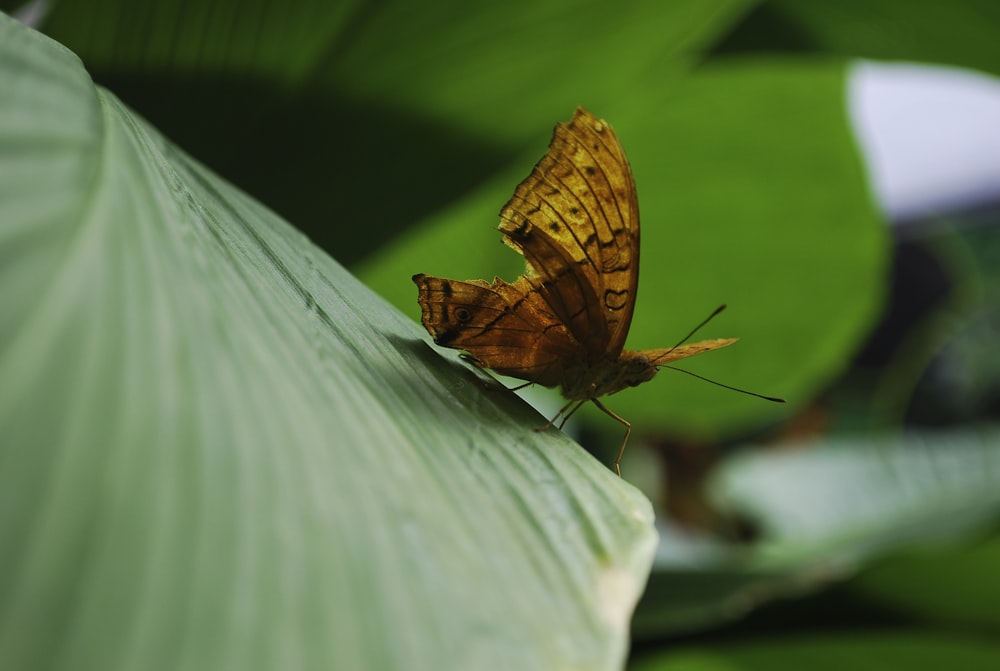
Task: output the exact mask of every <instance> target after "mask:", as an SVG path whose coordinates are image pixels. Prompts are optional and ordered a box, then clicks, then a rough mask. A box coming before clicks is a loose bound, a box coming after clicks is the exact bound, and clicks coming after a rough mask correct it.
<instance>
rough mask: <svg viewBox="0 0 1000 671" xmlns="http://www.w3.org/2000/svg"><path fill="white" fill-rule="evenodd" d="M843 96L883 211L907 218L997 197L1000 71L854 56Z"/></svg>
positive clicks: (999, 193)
mask: <svg viewBox="0 0 1000 671" xmlns="http://www.w3.org/2000/svg"><path fill="white" fill-rule="evenodd" d="M847 99H848V106H849V113H850V116H851V119H852V121H853V123H854V128H855V132H856V133H857V135H858V141H859V143H860V145H861V151H862V153H863V154H864V156H865V159H866V162H867V164H868V171H869V174H870V176H871V180H872V188H873V190H874V193H875V196H876V198H877V199H878V201H879V202H880V203H881V205H882V208H883V211H884V212H885V213H886V215H887V216H888V217H890V218H891V219H893V220H895V221H901V220H902V221H905V220H912V219H914V218H916V217H920V216H924V215H928V214H935V213H941V212H947V211H951V210H955V209H964V208H970V207H976V206H979V205H982V204H984V203H990V202H994V203H995V202H1000V79H997V78H996V77H992V76H989V75H985V74H982V73H978V72H973V71H971V70H964V69H960V68H952V67H943V66H936V65H934V66H932V65H920V64H915V63H874V62H870V61H859V62H858V64H857V65H856V66H855V67H854V68H853V70H852V72H851V73H850V78H849V84H848V92H847Z"/></svg>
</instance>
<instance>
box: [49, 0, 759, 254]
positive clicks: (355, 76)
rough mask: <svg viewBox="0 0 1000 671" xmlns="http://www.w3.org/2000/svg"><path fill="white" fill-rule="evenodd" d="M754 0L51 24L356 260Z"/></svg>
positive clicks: (109, 18)
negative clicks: (575, 112)
mask: <svg viewBox="0 0 1000 671" xmlns="http://www.w3.org/2000/svg"><path fill="white" fill-rule="evenodd" d="M750 4H752V3H750V2H748V0H683V1H681V2H671V3H662V2H657V1H656V0H640V1H639V2H633V3H629V4H626V5H616V4H609V3H606V2H602V1H601V0H583V1H581V0H555V1H550V2H545V3H537V2H532V1H531V0H513V1H512V2H507V3H502V4H493V3H473V4H469V3H466V2H460V1H458V0H445V1H444V2H435V3H411V2H398V1H390V2H378V3H374V2H367V3H334V4H333V5H328V4H316V3H312V2H297V1H296V0H291V1H290V2H287V3H283V4H281V5H260V4H255V5H253V6H248V5H247V4H246V3H245V2H234V1H233V0H221V1H219V2H213V3H212V5H211V7H208V6H205V7H202V6H199V7H189V6H188V5H187V4H185V3H182V2H176V0H156V1H155V2H143V3H135V2H128V0H100V1H99V2H86V1H84V2H74V3H58V4H57V5H56V6H55V7H54V8H53V10H52V12H51V15H50V16H49V18H48V20H47V21H46V22H45V29H46V30H47V31H48V32H49V34H50V35H52V36H54V37H55V38H56V39H58V40H60V41H61V42H62V43H64V44H66V45H67V46H69V47H70V48H71V49H73V50H74V51H76V52H77V53H78V54H80V56H81V58H82V59H83V61H84V63H86V64H87V67H88V69H89V70H90V71H91V72H92V73H93V74H94V77H95V79H96V80H97V81H98V82H99V83H102V84H104V85H105V86H107V87H108V88H109V89H111V90H113V91H114V92H115V93H116V95H118V96H119V97H121V98H122V99H123V100H125V102H126V103H128V104H129V105H130V106H131V107H133V108H135V109H137V110H138V111H139V112H140V113H142V114H143V115H144V116H145V117H146V118H148V119H150V120H151V121H152V122H153V123H154V125H156V126H157V127H158V128H159V129H160V130H161V131H162V132H164V134H166V135H167V136H168V137H170V138H171V139H172V140H173V141H174V142H176V143H177V144H178V145H180V146H182V147H184V148H185V149H187V150H188V151H189V152H191V153H193V154H195V155H196V156H198V158H199V160H201V161H202V162H203V163H206V164H207V165H208V166H210V167H211V168H213V169H214V170H216V171H217V172H219V173H221V174H222V175H223V176H225V177H226V178H228V179H229V180H230V181H232V182H234V183H235V184H236V185H238V186H240V187H241V188H243V189H244V190H246V191H248V192H250V193H253V194H254V195H255V196H256V197H257V198H258V199H260V200H262V201H263V202H264V203H266V204H267V205H268V206H270V207H272V208H273V209H275V210H277V211H278V212H279V213H280V214H282V215H284V216H285V217H286V218H287V219H289V220H290V221H292V222H294V223H295V224H296V226H297V227H298V228H299V229H300V230H303V231H305V232H306V233H307V234H308V235H309V236H310V237H311V238H312V239H313V240H314V241H315V242H316V243H317V244H319V245H320V246H321V247H324V248H325V249H327V250H328V251H330V252H331V253H332V254H333V255H334V256H335V257H336V258H337V259H338V260H339V261H341V262H342V263H344V264H345V265H348V266H350V265H352V264H354V263H356V262H357V261H359V260H360V259H363V258H365V257H367V256H368V255H369V254H371V253H372V252H373V251H374V250H375V249H377V248H378V247H379V246H381V245H382V244H384V243H385V242H386V241H387V240H388V239H390V238H392V237H394V236H395V235H396V234H397V233H398V232H400V231H402V230H405V229H406V228H408V227H409V226H411V225H412V224H413V223H414V222H416V221H418V220H420V219H421V218H423V217H424V216H426V215H428V214H430V213H432V212H435V211H437V210H438V209H439V208H441V207H445V206H447V205H448V204H449V203H451V202H453V201H454V200H455V199H456V198H458V197H459V196H461V194H463V193H466V192H467V191H469V190H471V189H474V188H476V186H477V185H478V184H480V183H481V182H482V181H483V180H485V179H487V178H488V177H489V176H490V175H492V174H493V173H494V172H495V171H497V170H499V169H502V167H503V166H504V165H506V164H507V163H509V161H510V160H512V158H513V157H515V156H517V155H518V154H519V153H520V152H521V151H523V150H524V149H526V148H528V147H530V146H532V143H533V141H535V140H539V141H540V140H541V139H543V138H544V137H545V136H546V134H547V132H548V130H549V129H550V128H551V124H553V123H554V122H555V120H556V119H558V118H560V117H561V116H562V115H565V114H567V113H569V112H572V110H573V109H574V108H575V107H576V106H577V105H578V104H581V103H586V104H588V105H590V106H592V107H595V109H596V110H597V111H601V112H602V113H603V114H605V115H608V116H609V118H614V116H613V115H612V111H613V107H612V106H613V105H614V104H615V103H616V101H618V100H619V99H624V98H627V96H628V94H629V92H630V91H632V90H634V89H636V88H637V87H643V86H646V85H647V82H649V81H650V80H655V81H657V82H659V83H660V85H664V84H667V83H669V82H670V81H672V80H673V79H675V78H676V75H677V73H679V72H682V71H684V70H686V69H688V68H690V67H691V65H692V63H693V62H695V61H696V60H697V59H698V58H699V55H700V53H701V52H702V51H704V50H705V49H706V48H708V46H710V45H711V44H712V43H714V42H715V41H716V40H717V39H718V38H719V35H720V34H723V33H725V32H726V31H727V30H729V28H730V27H731V26H732V24H733V23H734V22H735V21H737V20H738V19H739V17H740V16H741V15H742V13H743V12H744V11H745V8H746V7H747V6H749V5H750Z"/></svg>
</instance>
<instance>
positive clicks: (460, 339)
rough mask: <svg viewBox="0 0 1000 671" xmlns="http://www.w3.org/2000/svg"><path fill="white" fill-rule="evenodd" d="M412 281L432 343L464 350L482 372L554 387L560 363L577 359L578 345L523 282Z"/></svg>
mask: <svg viewBox="0 0 1000 671" xmlns="http://www.w3.org/2000/svg"><path fill="white" fill-rule="evenodd" d="M413 281H414V282H415V283H416V285H417V287H418V288H419V289H420V293H419V295H418V296H417V302H418V303H419V304H420V308H421V311H422V316H421V321H422V322H423V325H424V328H426V329H427V331H428V332H429V333H430V334H431V335H432V336H433V337H434V342H436V343H437V344H439V345H443V346H446V347H454V348H456V349H463V350H465V351H466V352H468V353H469V354H470V355H472V359H473V362H474V363H475V364H476V365H478V366H480V367H482V368H491V369H493V370H495V371H496V372H498V373H500V374H501V375H509V376H511V377H516V378H519V379H521V380H527V381H529V382H535V383H537V384H540V385H542V386H545V387H554V386H556V385H558V384H560V383H561V373H562V370H563V368H562V367H563V366H564V365H565V364H566V362H567V361H572V360H574V359H575V358H578V357H579V356H580V347H579V344H578V343H577V342H576V340H575V339H574V338H573V336H572V334H570V332H569V331H568V330H567V328H566V327H565V326H564V325H563V324H562V323H561V322H560V320H559V319H558V318H557V317H556V316H555V315H553V314H552V313H551V312H550V311H549V309H548V305H547V303H546V302H545V300H544V299H543V298H542V297H541V295H540V294H539V293H538V291H537V290H536V289H535V287H534V286H532V284H530V283H529V282H528V280H527V278H525V277H521V278H519V279H518V280H517V281H516V282H514V283H513V284H508V283H507V282H504V281H503V280H501V279H495V280H494V281H493V283H492V284H488V283H487V282H485V281H484V280H470V281H468V282H460V281H458V280H448V279H444V278H441V277H431V276H429V275H423V274H420V275H414V276H413Z"/></svg>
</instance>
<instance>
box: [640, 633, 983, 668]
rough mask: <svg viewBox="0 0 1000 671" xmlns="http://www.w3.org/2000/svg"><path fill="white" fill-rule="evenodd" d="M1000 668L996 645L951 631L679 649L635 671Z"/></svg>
mask: <svg viewBox="0 0 1000 671" xmlns="http://www.w3.org/2000/svg"><path fill="white" fill-rule="evenodd" d="M997 665H1000V647H998V646H996V645H995V644H994V643H993V642H992V641H989V640H987V639H983V638H977V637H975V636H963V635H956V634H953V633H950V632H928V631H910V632H906V631H904V632H857V633H854V632H849V633H843V634H828V635H811V636H798V637H795V638H788V637H775V638H770V639H763V640H755V641H752V642H743V643H727V644H723V645H713V646H711V647H708V646H698V647H695V646H689V647H677V648H675V649H674V650H672V651H670V652H667V653H662V654H658V655H655V656H650V657H648V658H646V659H644V660H642V661H641V662H640V663H636V664H633V665H631V666H630V667H629V668H630V669H631V670H632V671H755V670H757V669H761V670H764V669H766V670H767V671H781V670H783V669H789V670H790V671H800V670H801V669H815V670H816V671H826V670H827V669H829V670H830V671H842V670H843V669H852V670H853V671H880V670H881V669H907V670H908V671H918V670H920V669H927V670H928V671H936V670H937V669H943V668H951V669H962V670H963V671H978V670H979V669H982V670H983V671H988V670H990V669H995V668H997Z"/></svg>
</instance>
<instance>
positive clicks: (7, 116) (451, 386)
mask: <svg viewBox="0 0 1000 671" xmlns="http://www.w3.org/2000/svg"><path fill="white" fill-rule="evenodd" d="M0 81H3V82H4V96H3V97H2V98H0V222H2V223H0V285H2V286H3V287H4V291H3V292H2V293H0V314H2V315H3V319H2V320H0V380H2V381H3V382H2V384H0V435H2V436H3V437H4V439H3V443H2V447H0V464H2V467H0V595H2V596H0V667H2V668H10V669H36V668H49V669H59V668H72V669H101V670H102V671H103V670H106V669H158V668H163V669H168V668H169V669H176V668H202V669H204V668H211V669H222V668H234V669H236V668H238V669H254V668H266V669H274V668H281V669H297V668H311V669H314V668H343V669H355V668H357V669H362V668H363V669H379V668H386V669H389V668H396V669H398V668H407V669H447V668H517V669H551V668H587V669H611V668H617V667H618V666H619V664H620V663H621V660H622V659H623V657H624V654H625V649H626V644H627V623H628V620H629V616H630V614H631V610H632V608H633V606H634V603H635V601H636V599H637V598H638V595H639V593H640V592H641V590H642V588H643V585H644V583H645V579H646V576H647V573H648V568H649V563H650V559H651V554H652V551H653V546H654V543H655V535H654V532H653V530H652V527H651V511H650V507H649V503H648V501H646V500H645V499H644V498H643V497H642V496H641V494H639V493H638V492H637V491H636V490H635V489H634V488H632V487H631V486H630V485H628V484H627V483H625V482H623V481H621V480H619V479H618V478H615V477H614V476H613V475H612V474H611V473H610V472H609V471H608V469H607V468H606V467H605V466H604V465H602V464H600V463H598V462H596V461H595V460H593V459H592V458H591V457H589V456H588V455H586V454H585V453H584V452H582V451H581V450H580V449H579V448H578V447H577V446H576V445H574V444H573V443H571V442H570V441H569V440H568V439H566V438H564V437H562V436H560V435H559V434H558V433H556V432H554V431H553V432H547V433H545V434H537V433H535V432H533V431H531V430H530V427H532V426H534V425H535V424H536V423H538V422H539V418H538V417H537V415H535V413H533V412H532V411H531V410H530V409H528V408H526V407H525V406H524V404H522V403H520V402H519V401H517V400H516V399H514V398H513V397H512V396H510V395H509V394H506V393H504V392H502V391H495V390H492V389H490V388H489V387H490V386H491V383H489V382H488V381H484V380H483V379H482V378H480V377H477V376H474V375H471V374H469V373H468V371H467V369H465V368H464V367H460V366H459V365H458V364H457V363H456V362H455V361H454V360H452V361H448V360H446V359H443V358H441V357H439V356H438V355H436V354H435V353H434V352H433V351H432V350H431V349H430V347H429V346H428V344H427V339H426V334H424V333H423V331H422V329H420V328H419V326H417V325H416V324H414V323H413V322H412V321H410V320H408V319H406V318H405V317H403V316H402V315H400V314H399V313H398V312H396V311H395V310H393V309H392V308H390V307H389V306H388V305H386V303H385V302H384V301H382V300H381V299H380V298H378V297H376V296H375V295H374V294H373V293H372V292H371V291H369V290H368V289H366V288H365V287H363V286H362V285H361V284H360V283H358V282H357V280H355V279H354V278H353V277H352V276H351V275H349V274H348V273H347V272H346V271H345V270H344V269H343V268H341V267H340V266H339V265H337V264H336V263H335V262H334V261H332V260H331V259H330V258H329V257H328V256H326V254H324V253H323V252H321V251H319V250H318V249H317V248H315V247H314V246H313V245H311V244H310V243H309V242H308V241H307V240H306V239H305V238H304V236H302V235H301V234H300V233H298V232H296V231H295V230H294V229H292V228H291V227H290V226H288V225H287V224H286V223H285V222H283V221H281V220H280V219H278V218H277V217H275V216H274V215H273V214H271V213H270V212H269V211H267V210H266V209H265V208H263V207H262V206H260V205H259V204H258V203H256V202H255V201H253V200H251V199H250V198H248V197H247V196H245V195H244V194H242V193H241V192H239V191H238V190H236V189H234V188H233V187H231V186H229V185H228V184H227V183H225V182H224V181H222V180H221V179H219V178H218V177H216V176H215V175H213V174H212V173H210V172H209V171H208V170H206V169H205V168H203V167H202V166H201V165H200V164H198V163H197V162H195V161H193V160H192V159H190V158H189V157H188V156H187V155H185V154H183V153H182V152H180V151H179V150H177V149H176V148H175V147H174V146H173V145H171V144H170V143H169V142H167V141H166V140H165V139H164V138H163V137H162V136H161V135H159V133H158V132H157V131H155V130H154V129H153V128H152V127H151V126H150V125H149V124H147V123H146V122H145V121H143V120H142V119H141V118H139V117H137V116H135V115H134V114H133V113H132V112H131V111H130V110H129V109H128V108H126V107H125V106H124V105H122V103H121V102H119V100H118V99H117V98H116V97H115V96H114V95H112V94H110V93H108V92H107V91H105V90H103V89H101V88H98V87H95V86H94V85H93V84H92V83H91V81H90V79H89V77H88V76H87V73H86V72H85V71H84V69H83V68H82V67H81V64H80V62H79V61H78V60H77V59H76V58H75V57H74V56H73V55H72V54H71V53H70V52H68V51H67V50H66V49H64V48H62V47H60V46H59V45H57V44H55V43H53V42H51V41H50V40H49V39H47V38H44V37H42V36H40V35H38V34H37V33H34V32H33V31H31V30H28V29H26V28H24V27H23V26H21V25H19V24H17V23H15V22H14V21H12V20H10V19H9V18H7V17H6V16H2V15H0Z"/></svg>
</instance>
